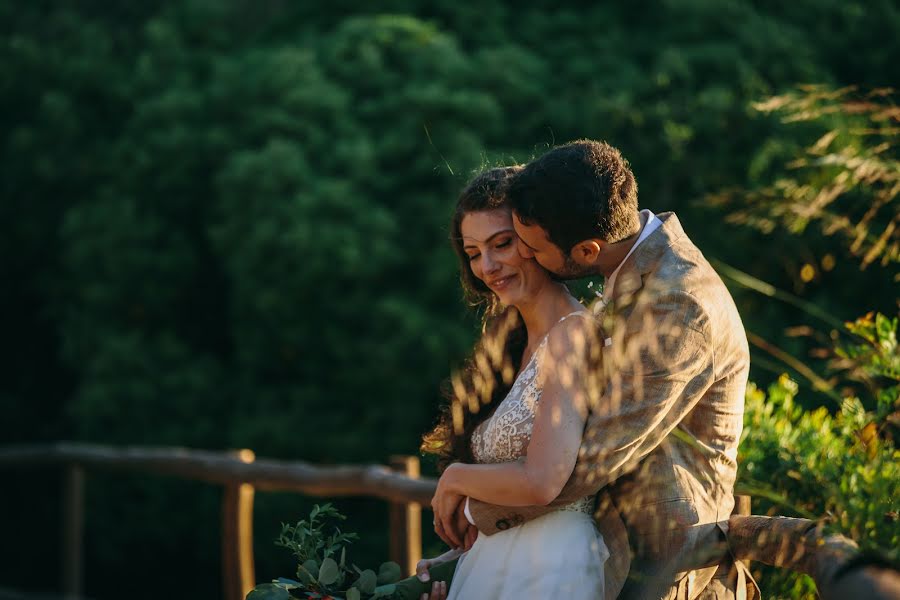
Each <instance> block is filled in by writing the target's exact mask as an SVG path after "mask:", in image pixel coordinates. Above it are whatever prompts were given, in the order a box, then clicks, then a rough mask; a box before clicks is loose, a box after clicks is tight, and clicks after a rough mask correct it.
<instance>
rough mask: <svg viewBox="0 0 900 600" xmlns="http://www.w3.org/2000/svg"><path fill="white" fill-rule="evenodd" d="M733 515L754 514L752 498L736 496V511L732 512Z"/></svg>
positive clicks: (741, 495) (742, 495)
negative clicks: (751, 505)
mask: <svg viewBox="0 0 900 600" xmlns="http://www.w3.org/2000/svg"><path fill="white" fill-rule="evenodd" d="M731 514H733V515H742V516H745V517H746V516H748V515H750V514H752V512H751V507H750V496H746V495H744V494H735V495H734V509H733V510H732V511H731Z"/></svg>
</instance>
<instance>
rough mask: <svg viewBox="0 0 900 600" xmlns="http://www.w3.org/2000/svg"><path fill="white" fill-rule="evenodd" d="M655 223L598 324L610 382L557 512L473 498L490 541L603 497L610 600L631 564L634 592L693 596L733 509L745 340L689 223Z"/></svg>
mask: <svg viewBox="0 0 900 600" xmlns="http://www.w3.org/2000/svg"><path fill="white" fill-rule="evenodd" d="M658 218H659V219H660V220H661V221H662V223H661V225H660V227H659V228H658V229H657V230H656V231H654V232H653V233H651V234H650V235H649V236H648V237H647V238H646V239H645V240H644V241H643V242H642V243H641V244H640V245H638V246H637V247H636V248H635V250H634V252H632V254H631V256H629V257H628V258H627V259H626V260H625V261H624V263H623V264H622V266H621V268H620V270H619V272H618V274H617V276H616V277H617V279H616V282H615V286H614V289H613V290H612V298H611V300H610V302H609V305H608V306H607V307H606V309H605V310H604V311H603V314H602V316H600V317H599V318H598V325H599V327H600V331H601V333H602V334H603V335H604V336H606V337H607V338H608V339H607V340H606V347H605V348H604V349H603V361H602V364H603V366H602V369H603V372H604V374H605V380H604V382H603V385H602V390H600V393H599V394H597V395H596V397H595V398H594V399H593V400H592V403H591V404H592V405H591V410H590V414H589V416H588V421H587V425H586V427H585V433H584V437H583V440H582V445H581V449H580V451H579V456H578V460H577V463H576V466H575V469H574V471H573V473H572V476H571V478H570V479H569V481H568V483H567V484H566V486H565V488H564V489H563V491H562V493H561V494H560V496H559V497H558V498H557V499H556V500H554V502H553V503H551V504H550V505H548V506H536V507H516V508H509V507H501V506H494V505H489V504H485V503H483V502H479V501H476V500H474V499H472V500H471V501H470V507H469V508H470V513H471V515H472V518H473V520H474V521H475V523H476V525H477V527H478V529H479V531H480V532H481V533H482V534H487V535H492V534H494V533H496V532H497V531H500V530H504V529H508V528H510V527H514V526H517V525H519V524H521V523H523V522H525V521H528V520H530V519H533V518H535V517H538V516H540V515H542V514H545V513H547V512H548V511H551V510H554V509H555V508H557V507H559V506H561V505H564V504H567V503H570V502H572V501H574V500H576V499H578V498H581V497H583V496H586V495H589V494H595V493H598V492H601V491H602V492H601V494H600V496H599V501H598V513H597V515H596V516H597V519H598V521H597V522H598V527H599V528H600V531H601V533H602V534H603V536H604V539H605V540H606V543H607V546H608V547H609V549H610V554H611V557H610V559H609V561H608V563H607V565H606V578H607V586H606V587H607V594H606V597H607V598H608V599H612V598H615V597H616V596H617V595H618V594H619V592H620V591H621V589H622V586H623V585H624V584H625V579H626V574H628V573H629V567H630V571H631V577H630V578H629V581H628V586H627V589H626V595H627V596H628V597H629V598H642V599H643V598H649V599H655V598H679V599H680V598H686V599H691V598H696V597H697V596H698V595H699V594H700V592H701V591H702V590H703V588H705V587H706V586H707V584H708V583H709V581H710V580H711V579H712V577H713V575H714V573H715V570H716V567H715V566H714V565H715V564H716V563H718V561H719V560H721V559H723V558H724V557H723V556H722V554H723V553H726V552H727V550H725V549H724V546H723V540H724V533H725V532H726V528H727V522H728V517H729V515H730V514H731V511H732V508H733V505H734V496H733V486H734V481H735V476H736V472H737V461H736V459H737V446H738V441H739V439H740V435H741V428H742V424H743V414H744V393H745V388H746V383H747V375H748V370H749V364H750V359H749V351H748V346H747V338H746V335H745V332H744V327H743V325H742V323H741V319H740V316H739V315H738V312H737V309H736V307H735V305H734V301H733V300H732V298H731V295H730V294H729V292H728V290H727V289H726V288H725V285H724V284H723V283H722V281H721V279H720V278H719V277H718V275H717V274H716V272H715V271H714V270H713V268H712V267H711V266H710V265H709V263H708V262H707V261H706V259H705V258H704V257H703V255H702V254H701V253H700V251H699V250H698V249H697V247H696V246H695V245H694V244H693V243H692V242H691V241H690V240H689V239H688V237H687V235H685V233H684V230H683V229H682V227H681V224H680V223H679V221H678V218H677V217H676V216H675V214H674V213H662V214H660V215H658ZM610 501H611V502H610ZM619 515H621V519H620V518H619ZM623 520H624V528H623V526H622V522H623ZM629 546H630V549H631V553H629ZM698 553H700V554H705V556H700V555H699V554H698ZM711 553H713V554H715V553H718V554H717V555H716V556H711ZM629 560H630V565H629ZM700 565H712V566H706V567H705V568H700V569H698V568H697V567H698V566H700Z"/></svg>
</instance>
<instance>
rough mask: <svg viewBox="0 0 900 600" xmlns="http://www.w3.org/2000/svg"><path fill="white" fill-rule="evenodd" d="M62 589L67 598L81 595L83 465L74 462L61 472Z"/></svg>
mask: <svg viewBox="0 0 900 600" xmlns="http://www.w3.org/2000/svg"><path fill="white" fill-rule="evenodd" d="M62 498H63V503H62V521H63V534H62V548H61V550H62V552H61V553H62V557H61V558H62V588H63V596H64V597H65V598H66V599H67V600H76V599H77V598H80V597H81V594H82V589H83V588H82V584H83V581H82V573H83V567H84V556H83V549H84V467H82V466H81V465H78V464H75V463H69V464H67V465H66V466H65V470H64V472H63V494H62Z"/></svg>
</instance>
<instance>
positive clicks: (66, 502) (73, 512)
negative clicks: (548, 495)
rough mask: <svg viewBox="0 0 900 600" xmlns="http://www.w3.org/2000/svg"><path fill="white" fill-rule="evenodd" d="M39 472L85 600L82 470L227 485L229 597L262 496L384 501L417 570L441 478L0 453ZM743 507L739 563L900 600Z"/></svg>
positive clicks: (414, 472) (234, 457)
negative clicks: (52, 469)
mask: <svg viewBox="0 0 900 600" xmlns="http://www.w3.org/2000/svg"><path fill="white" fill-rule="evenodd" d="M39 466H63V467H64V469H65V475H64V493H63V511H64V512H63V514H64V515H65V516H64V523H63V533H62V544H63V560H62V563H63V564H62V583H63V593H64V594H65V596H66V597H67V598H79V597H81V594H82V581H83V580H82V569H83V561H82V546H83V535H84V492H85V485H86V481H85V471H86V470H89V469H105V470H121V471H140V472H145V473H156V474H159V475H170V476H176V477H181V478H185V479H190V480H195V481H205V482H208V483H212V484H217V485H221V486H222V487H223V492H224V493H223V500H222V507H223V510H222V531H223V537H222V576H223V589H224V593H225V598H226V599H227V600H243V598H245V597H246V595H247V593H248V592H249V591H250V589H252V587H253V586H254V585H255V583H256V582H255V579H254V577H255V576H254V565H253V519H252V514H253V498H254V494H255V492H256V490H261V491H290V492H296V493H300V494H304V495H309V496H325V497H333V496H369V497H375V498H382V499H384V500H387V501H388V502H390V503H391V509H390V522H389V525H388V526H389V527H390V535H391V546H390V556H391V560H394V561H396V562H398V563H399V564H400V565H401V566H402V567H404V568H405V569H406V571H407V572H412V571H413V570H414V567H415V563H416V562H417V561H418V560H419V558H420V557H421V551H422V532H421V506H422V505H423V504H424V505H426V506H428V505H430V502H431V496H432V494H433V493H434V489H435V485H436V481H435V480H434V479H422V478H420V476H419V462H418V459H417V458H416V457H409V456H397V457H392V459H391V466H390V467H385V466H381V465H369V466H327V467H322V466H315V465H311V464H308V463H304V462H301V461H290V462H287V461H279V460H268V459H256V457H255V455H254V453H253V452H252V451H250V450H239V451H235V452H230V453H224V452H209V451H204V450H188V449H184V448H143V447H111V446H100V445H93V444H77V443H65V442H60V443H56V444H42V445H23V446H7V447H0V468H7V469H17V468H31V467H39ZM737 506H738V510H737V511H736V513H737V514H735V515H734V516H732V517H731V519H730V523H729V529H730V533H729V539H728V545H729V548H730V550H731V552H732V553H733V554H734V555H735V556H736V557H737V558H739V559H745V560H755V561H759V562H762V563H764V564H769V565H774V566H776V567H781V568H787V569H791V570H794V571H798V572H801V573H805V574H807V575H810V576H811V577H812V578H813V579H814V580H815V582H816V585H817V587H818V589H819V592H820V595H821V596H822V598H823V599H824V600H832V599H833V600H837V599H838V598H848V597H851V594H855V595H856V597H858V598H860V599H861V598H872V599H876V600H880V599H888V598H898V599H900V573H898V572H897V571H896V570H894V569H892V568H890V567H885V566H880V565H878V564H867V563H865V562H860V563H859V564H858V565H856V566H855V567H854V563H855V561H856V560H857V558H858V550H857V546H856V544H855V543H854V542H853V541H851V540H849V539H848V538H846V537H843V536H840V535H834V536H827V537H826V536H824V535H823V534H822V532H821V529H820V528H819V527H818V526H817V524H816V523H815V522H813V521H810V520H808V519H792V518H786V517H761V516H753V515H749V512H750V510H749V508H750V507H749V498H747V497H739V499H738V503H737ZM742 513H743V514H742ZM848 566H850V567H852V568H849V569H848V568H847V567H848ZM860 594H863V595H860Z"/></svg>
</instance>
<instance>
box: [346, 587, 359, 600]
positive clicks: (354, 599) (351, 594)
mask: <svg viewBox="0 0 900 600" xmlns="http://www.w3.org/2000/svg"><path fill="white" fill-rule="evenodd" d="M347 600H360V595H359V590H358V589H356V588H355V587H352V588H350V589H349V590H347Z"/></svg>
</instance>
